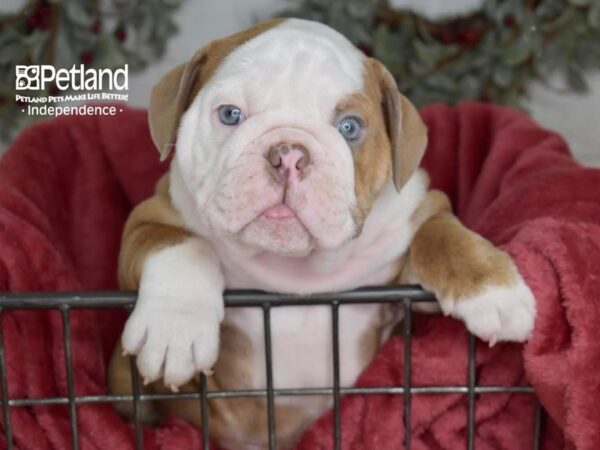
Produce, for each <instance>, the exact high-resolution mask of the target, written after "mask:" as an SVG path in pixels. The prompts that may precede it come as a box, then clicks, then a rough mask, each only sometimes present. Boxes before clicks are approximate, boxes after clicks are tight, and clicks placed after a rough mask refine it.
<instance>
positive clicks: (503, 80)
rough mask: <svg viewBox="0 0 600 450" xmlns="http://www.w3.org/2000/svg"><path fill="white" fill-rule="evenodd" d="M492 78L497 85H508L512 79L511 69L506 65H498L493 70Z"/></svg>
mask: <svg viewBox="0 0 600 450" xmlns="http://www.w3.org/2000/svg"><path fill="white" fill-rule="evenodd" d="M493 79H494V82H495V83H496V84H497V85H499V86H502V87H508V86H509V85H510V83H511V82H512V80H513V71H512V70H510V69H509V68H508V67H504V66H501V67H498V68H497V69H496V70H494V75H493Z"/></svg>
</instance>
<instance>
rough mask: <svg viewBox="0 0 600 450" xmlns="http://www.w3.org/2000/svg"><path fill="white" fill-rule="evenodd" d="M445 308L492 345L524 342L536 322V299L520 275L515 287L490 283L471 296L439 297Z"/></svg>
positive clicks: (445, 310) (444, 309)
mask: <svg viewBox="0 0 600 450" xmlns="http://www.w3.org/2000/svg"><path fill="white" fill-rule="evenodd" d="M439 303H440V306H441V308H442V311H443V312H444V313H445V314H450V315H452V316H453V317H456V318H457V319H460V320H462V321H463V322H464V323H465V325H466V326H467V328H468V329H469V331H470V332H471V333H473V334H474V335H476V336H477V337H479V338H480V339H482V340H484V341H488V342H489V343H490V345H494V344H495V343H496V342H498V341H513V342H524V341H526V340H527V338H529V336H530V335H531V333H532V331H533V327H534V323H535V298H534V296H533V294H532V293H531V291H530V289H529V287H527V285H526V284H525V282H524V281H523V279H522V278H521V276H520V275H517V280H516V282H515V283H514V284H513V285H511V286H487V287H486V288H485V290H484V291H483V292H481V293H479V294H477V295H474V296H473V297H470V298H460V299H454V298H439Z"/></svg>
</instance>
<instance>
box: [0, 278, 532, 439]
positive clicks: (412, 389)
mask: <svg viewBox="0 0 600 450" xmlns="http://www.w3.org/2000/svg"><path fill="white" fill-rule="evenodd" d="M135 300H136V294H135V293H133V292H93V293H92V292H80V293H58V292H56V293H25V294H21V293H20V294H0V319H1V318H2V314H3V312H4V311H7V310H23V309H55V310H59V311H60V313H61V317H62V323H63V337H64V351H65V369H66V374H67V395H66V396H64V397H43V398H10V396H9V390H8V383H7V375H6V372H7V367H6V359H5V347H4V341H3V330H2V329H0V393H1V394H2V404H1V406H2V422H3V428H4V436H5V440H6V448H7V449H8V450H11V449H12V448H13V445H14V443H13V433H12V421H11V412H10V409H11V408H12V407H17V406H21V407H23V406H35V405H67V406H68V407H69V413H70V425H71V440H72V445H73V449H75V450H77V449H78V448H79V439H78V431H79V430H78V427H77V405H80V404H90V403H114V402H130V403H131V404H132V406H133V411H134V426H135V438H134V443H135V448H136V449H139V450H142V449H143V448H144V442H143V429H142V403H143V402H147V401H155V400H166V399H193V400H198V401H199V407H200V412H201V418H202V429H203V441H202V445H203V449H204V450H208V449H209V441H210V435H209V401H210V400H211V399H226V398H249V397H258V398H263V399H265V401H266V403H267V428H268V429H267V430H266V431H267V432H268V438H269V448H270V449H275V448H276V445H277V439H276V432H277V426H276V425H277V424H276V420H275V398H276V397H285V396H323V395H327V396H331V397H332V398H333V436H332V439H333V444H334V448H335V449H336V450H339V449H341V448H342V425H341V408H340V403H341V396H342V395H381V394H386V395H402V396H403V405H404V406H403V422H404V439H403V441H404V447H405V448H406V449H410V446H411V422H412V421H411V412H412V410H411V407H412V396H414V395H431V394H435V395H448V394H463V395H466V396H467V406H468V408H467V417H466V430H467V442H466V448H467V449H469V450H474V449H475V432H476V429H475V428H476V421H475V417H476V416H475V407H476V399H477V396H478V395H483V394H507V393H510V394H522V395H534V391H533V388H531V387H530V386H478V385H477V373H476V360H475V347H476V345H475V344H476V340H475V338H474V337H473V336H472V335H469V340H468V373H467V380H466V385H464V386H461V385H458V386H456V385H447V386H413V384H412V381H413V380H412V367H411V362H412V358H411V352H412V304H413V303H418V302H431V301H435V298H434V297H433V295H432V294H431V293H429V292H426V291H423V290H422V289H421V288H420V287H419V286H396V287H371V288H364V289H358V290H355V291H349V292H342V293H331V294H320V295H315V296H311V297H297V296H293V295H279V294H269V293H264V292H260V291H250V290H240V291H230V292H226V293H225V306H226V307H227V308H238V307H257V308H261V309H262V312H263V327H264V343H265V368H266V388H265V389H240V390H218V391H209V390H208V389H207V383H206V377H205V375H204V374H201V375H200V378H199V380H200V383H199V389H198V391H197V392H178V393H174V392H165V393H160V394H158V393H156V394H147V393H142V391H141V386H140V378H139V374H138V372H137V368H136V363H135V357H130V364H131V375H132V378H131V383H132V394H131V395H110V394H106V395H79V396H78V395H76V393H75V381H74V375H73V370H74V368H73V361H72V355H71V326H70V312H71V310H73V309H95V308H125V309H127V310H128V311H131V310H132V309H133V306H134V305H135ZM373 303H396V304H400V305H401V306H402V307H403V309H404V322H403V335H404V371H403V383H402V386H379V387H341V386H340V375H341V374H340V347H339V345H340V343H339V327H340V323H339V320H340V319H339V317H340V316H339V308H340V306H342V305H349V304H373ZM292 305H293V306H310V305H327V306H329V307H330V308H331V325H332V343H331V345H332V358H333V361H332V365H333V380H332V386H331V387H322V388H295V389H277V388H275V387H274V384H273V355H272V341H271V308H273V307H286V306H292ZM1 324H2V322H1V320H0V325H1ZM0 328H1V327H0ZM543 417H544V413H543V409H542V407H541V405H540V404H539V402H537V400H536V406H535V421H534V436H533V437H534V442H533V445H532V447H533V449H534V450H539V449H540V445H541V444H540V441H541V429H542V426H543Z"/></svg>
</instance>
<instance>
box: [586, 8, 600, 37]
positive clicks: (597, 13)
mask: <svg viewBox="0 0 600 450" xmlns="http://www.w3.org/2000/svg"><path fill="white" fill-rule="evenodd" d="M587 21H588V24H589V25H590V27H592V28H593V29H594V30H600V1H595V2H594V4H593V5H592V6H591V7H590V9H589V10H588V15H587Z"/></svg>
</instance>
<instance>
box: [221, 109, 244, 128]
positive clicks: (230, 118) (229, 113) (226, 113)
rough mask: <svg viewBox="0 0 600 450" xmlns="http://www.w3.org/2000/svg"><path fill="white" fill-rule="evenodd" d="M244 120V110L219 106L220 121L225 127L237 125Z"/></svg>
mask: <svg viewBox="0 0 600 450" xmlns="http://www.w3.org/2000/svg"><path fill="white" fill-rule="evenodd" d="M242 119H243V114H242V110H241V109H240V108H238V107H237V106H235V105H221V106H219V120H220V121H221V123H222V124H223V125H237V124H239V123H240V122H241V120H242Z"/></svg>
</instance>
